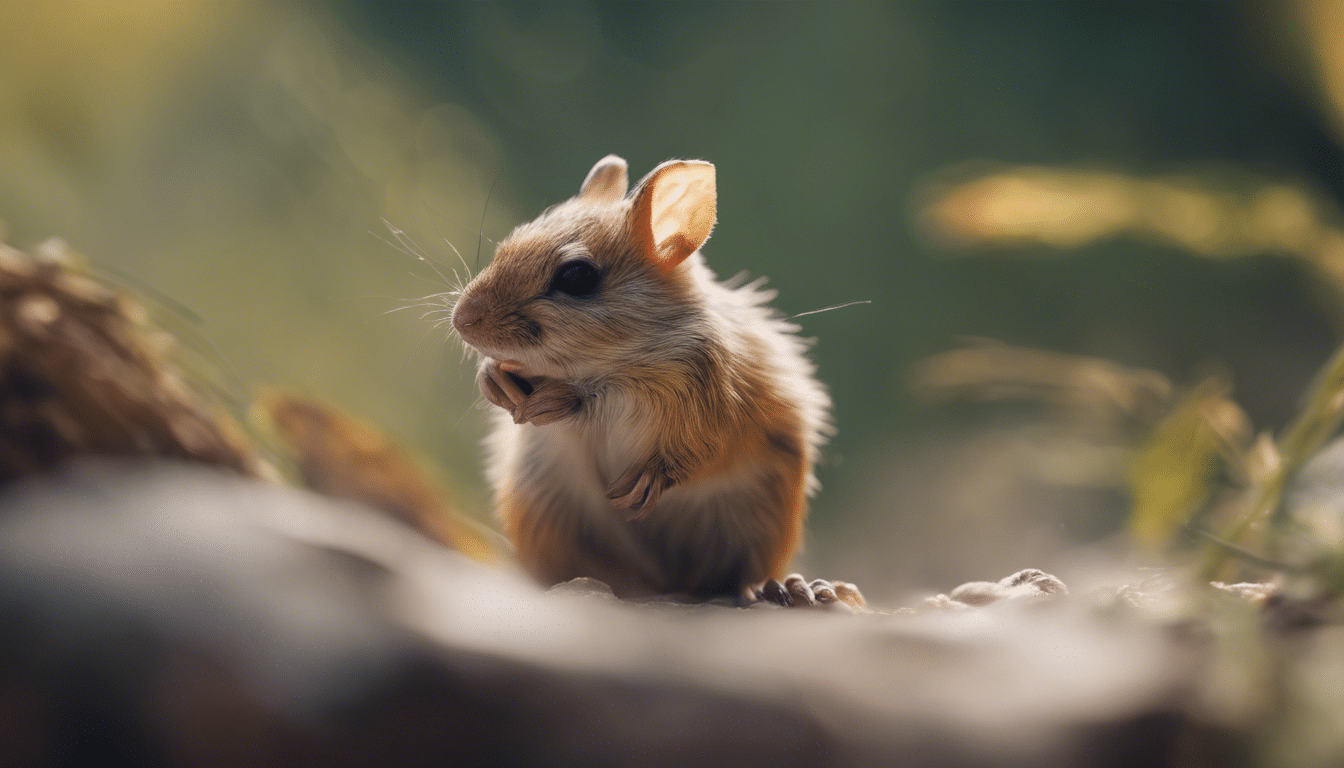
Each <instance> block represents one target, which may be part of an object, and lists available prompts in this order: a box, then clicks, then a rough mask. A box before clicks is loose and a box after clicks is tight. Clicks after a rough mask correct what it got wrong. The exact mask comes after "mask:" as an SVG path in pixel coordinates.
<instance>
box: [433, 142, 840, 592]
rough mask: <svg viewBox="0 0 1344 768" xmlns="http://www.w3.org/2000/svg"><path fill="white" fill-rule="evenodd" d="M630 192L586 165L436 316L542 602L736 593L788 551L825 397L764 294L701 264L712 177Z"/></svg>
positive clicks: (693, 175)
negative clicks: (560, 589)
mask: <svg viewBox="0 0 1344 768" xmlns="http://www.w3.org/2000/svg"><path fill="white" fill-rule="evenodd" d="M628 185H629V181H628V177H627V171H626V163H625V161H624V160H622V159H621V158H619V157H616V156H615V155H609V156H607V157H605V158H603V159H602V160H600V161H598V163H597V164H596V165H595V166H593V169H592V171H590V172H589V173H588V176H587V178H586V179H584V181H583V185H582V186H581V188H580V190H579V194H578V195H577V196H575V197H573V198H571V199H570V200H567V201H565V202H563V203H560V204H559V205H556V206H553V207H551V208H549V209H547V210H546V211H545V212H543V213H542V214H541V215H540V216H539V217H538V218H537V219H536V220H535V221H532V222H530V223H527V224H523V225H521V226H519V227H518V228H516V229H515V230H514V231H513V232H512V233H511V234H510V235H509V236H508V238H507V239H505V240H504V241H503V242H501V243H500V245H499V248H498V250H497V251H496V253H495V257H494V260H493V261H491V263H490V264H489V266H487V267H486V268H485V269H483V270H481V272H480V274H478V275H477V276H476V277H475V278H474V279H473V280H471V282H470V283H469V284H468V285H467V286H466V288H464V289H463V290H462V292H461V295H460V297H459V299H458V301H457V304H456V306H455V307H454V309H453V327H454V328H455V329H456V330H457V332H458V334H460V335H461V337H462V339H463V341H465V342H466V343H467V344H468V345H469V346H470V347H472V348H473V349H475V350H476V352H478V353H479V354H480V356H481V362H480V369H479V374H478V383H479V385H480V388H481V392H482V393H483V394H484V395H485V398H486V399H487V400H489V401H490V402H491V403H493V404H494V405H496V406H499V408H500V409H501V410H499V411H497V412H496V413H497V416H498V418H497V419H496V424H495V426H494V430H493V432H492V434H491V435H490V437H489V438H488V454H489V455H488V464H487V474H488V478H489V480H490V483H491V485H492V486H493V489H494V493H495V503H496V507H497V511H498V514H499V516H500V518H501V520H502V522H503V525H504V529H505V533H506V534H507V536H508V537H509V539H510V540H511V541H512V542H513V544H514V547H515V549H516V554H517V557H518V559H519V561H520V562H521V564H522V565H523V567H525V568H526V569H527V570H528V571H529V572H530V573H531V574H532V575H533V576H534V577H536V578H537V579H538V580H540V581H541V582H543V583H545V584H555V583H559V582H562V581H566V580H569V579H572V578H576V577H580V576H587V577H592V578H596V579H600V580H602V581H604V582H606V583H607V584H609V585H610V586H611V587H612V588H613V590H614V591H615V592H616V594H618V595H621V596H627V597H628V596H641V595H650V594H667V593H680V594H686V595H690V596H693V597H697V598H708V597H713V596H718V595H741V594H743V592H744V590H749V589H751V588H752V587H753V586H754V585H758V584H760V583H761V582H764V581H766V580H767V579H771V578H778V577H780V576H781V575H782V574H783V570H784V568H785V566H786V565H787V563H788V561H789V559H790V558H791V557H792V556H793V554H794V552H795V551H796V550H797V549H798V546H799V543H800V538H801V535H802V523H803V518H804V516H805V515H806V511H807V497H808V496H809V495H810V493H811V492H812V491H813V490H814V489H815V487H816V480H815V478H814V476H813V471H812V467H813V463H814V461H815V460H816V457H817V452H818V447H819V446H820V444H821V443H822V442H823V438H824V436H825V435H826V434H827V432H828V431H829V429H830V427H829V421H828V419H829V409H830V398H829V396H828V395H827V393H826V390H825V388H824V387H823V386H822V384H821V383H820V382H818V381H817V379H816V378H815V376H814V366H813V364H812V362H811V361H810V360H809V359H808V358H807V356H806V354H805V353H806V347H807V346H808V344H807V342H805V341H804V340H803V339H800V338H799V337H798V336H797V335H796V332H797V331H798V328H797V326H795V325H793V324H791V323H789V322H788V321H787V320H786V319H784V318H783V317H782V316H781V315H780V314H779V313H778V312H776V311H775V310H773V309H771V308H770V307H768V306H767V305H766V303H767V302H768V301H770V300H771V299H772V298H774V295H775V293H774V291H769V290H762V289H761V282H762V281H756V282H752V283H747V284H742V281H741V280H737V281H734V280H729V281H726V282H719V281H718V280H717V279H716V278H715V276H714V274H713V273H712V272H711V271H710V270H709V268H708V267H706V266H705V263H704V259H703V258H702V256H701V254H700V251H699V249H700V247H701V246H702V245H703V244H704V243H705V241H706V240H707V239H708V238H709V233H710V230H711V229H713V227H714V224H715V209H716V190H715V173H714V166H713V165H711V164H710V163H707V162H702V161H696V160H670V161H668V162H665V163H663V164H662V165H659V166H658V167H657V168H655V169H654V170H653V172H651V173H650V174H649V175H648V176H645V177H644V179H643V180H641V181H640V182H639V183H638V184H637V185H636V186H635V188H634V190H633V191H631V192H630V193H629V194H627V193H626V189H627V187H628ZM845 586H848V585H845ZM860 599H861V598H860Z"/></svg>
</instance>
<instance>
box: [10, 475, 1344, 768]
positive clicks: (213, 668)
mask: <svg viewBox="0 0 1344 768" xmlns="http://www.w3.org/2000/svg"><path fill="white" fill-rule="evenodd" d="M1186 583H1187V582H1185V581H1184V580H1183V579H1181V578H1180V577H1179V575H1178V574H1174V573H1168V574H1160V575H1159V576H1157V577H1153V576H1149V577H1148V578H1147V580H1146V582H1135V583H1128V584H1113V585H1110V586H1104V587H1098V588H1092V589H1089V590H1088V591H1087V592H1086V593H1081V592H1080V591H1079V590H1077V589H1075V590H1073V591H1072V592H1070V590H1069V589H1068V587H1066V585H1064V584H1063V583H1062V582H1060V581H1059V580H1058V579H1055V578H1053V577H1051V576H1049V575H1047V574H1043V573H1041V572H1039V571H1025V572H1023V573H1021V574H1014V575H1013V576H1012V577H1009V578H1007V579H1004V580H1003V581H1001V582H980V583H974V584H969V585H963V586H962V587H960V588H958V589H955V590H952V591H950V592H949V593H948V594H946V595H938V596H935V597H932V598H930V599H928V600H927V601H924V602H921V603H919V604H917V605H913V606H906V607H904V608H903V609H900V610H896V609H895V607H892V610H890V611H889V612H888V611H884V610H882V607H879V609H878V610H875V611H874V612H871V613H854V612H850V611H845V610H825V609H810V610H796V609H781V608H777V607H774V606H760V607H758V608H754V609H740V608H736V607H726V606H713V605H709V606H705V605H700V606H697V605H684V604H677V603H670V602H653V603H625V602H621V601H619V600H616V599H615V598H613V597H611V596H610V595H609V594H607V593H605V592H604V590H602V589H601V586H600V585H596V584H571V585H565V586H562V587H560V588H556V589H553V590H551V591H549V592H547V591H543V590H542V589H540V588H538V587H535V586H534V585H532V584H531V583H529V582H527V581H526V580H525V579H523V578H522V577H520V576H519V575H518V574H516V573H514V572H513V571H511V570H509V569H508V568H507V567H503V566H486V565H481V564H479V563H477V562H474V561H472V560H469V559H467V558H466V557H464V556H462V555H460V554H458V553H456V552H453V551H450V550H447V549H445V548H444V547H442V546H440V545H438V544H436V543H434V542H432V541H430V540H429V539H427V538H425V537H423V536H422V535H421V534H419V533H417V532H415V531H414V530H412V529H411V528H409V527H406V526H403V525H402V524H400V523H398V522H395V521H393V520H391V519H389V518H387V517H386V516H383V515H379V514H376V513H373V512H371V511H370V510H368V509H367V508H363V507H360V506H358V505H355V504H352V503H346V502H340V501H333V500H330V499H327V498H323V497H319V496H315V495H313V494H310V493H308V492H304V491H299V490H294V489H289V488H283V487H280V486H277V485H274V484H270V483H266V482H262V481H257V480H253V479H248V478H243V477H239V476H237V475H236V474H226V473H223V472H221V471H219V470H216V469H211V468H206V467H201V466H196V465H189V464H180V463H154V464H145V463H126V462H117V461H112V462H108V461H102V462H87V461H86V462H82V463H78V464H76V465H74V466H73V467H71V468H68V469H64V470H59V471H57V472H56V473H54V474H50V475H46V476H43V477H39V478H35V479H30V480H26V481H23V482H21V483H19V484H18V485H16V486H14V487H12V488H11V489H10V490H9V491H8V492H7V493H6V494H5V495H4V496H3V498H0V611H2V613H0V636H2V638H3V639H0V649H3V650H0V711H3V712H4V713H5V714H4V719H5V722H6V723H7V726H6V727H5V728H4V729H2V730H0V734H3V735H0V762H5V763H7V764H16V765H17V764H24V765H85V764H88V765H108V764H128V765H192V766H195V765H249V766H253V765H281V764H284V765H293V764H333V765H393V764H412V765H419V764H424V765H446V764H519V765H542V764H545V765H687V764H715V765H718V764H732V765H744V766H750V765H878V764H881V765H890V764H902V765H995V766H999V765H1088V766H1096V765H1144V766H1149V765H1162V764H1180V765H1224V764H1241V763H1244V762H1251V763H1254V762H1258V761H1261V760H1262V759H1268V758H1275V760H1276V764H1302V765H1305V764H1312V763H1311V760H1310V759H1309V758H1315V757H1321V758H1325V757H1338V755H1339V753H1338V752H1332V751H1331V750H1337V749H1339V746H1340V745H1339V738H1338V737H1332V736H1331V735H1330V733H1331V731H1330V725H1331V720H1330V719H1329V718H1328V717H1327V718H1326V719H1324V720H1322V719H1321V718H1320V717H1318V716H1317V715H1319V714H1320V713H1321V712H1326V713H1333V717H1334V718H1336V719H1337V718H1338V717H1340V715H1341V713H1344V710H1341V709H1339V708H1337V707H1334V706H1333V704H1334V702H1332V701H1329V700H1328V699H1330V698H1331V697H1334V698H1338V697H1339V694H1328V695H1327V694H1323V693H1321V691H1318V690H1316V689H1321V690H1326V689H1330V686H1329V685H1328V683H1329V681H1330V679H1331V678H1330V675H1338V674H1339V671H1340V670H1341V669H1344V664H1341V662H1344V653H1340V652H1338V651H1333V650H1325V649H1328V648H1329V647H1331V646H1332V644H1331V643H1330V642H1329V640H1330V639H1332V638H1334V637H1335V635H1337V634H1338V631H1337V628H1336V627H1334V626H1333V625H1331V624H1328V623H1327V624H1324V625H1321V624H1320V623H1319V622H1315V624H1316V626H1312V627H1310V628H1305V629H1303V628H1300V627H1301V625H1303V622H1298V626H1299V628H1298V629H1292V630H1288V629H1271V628H1268V627H1269V625H1268V624H1267V623H1266V622H1265V620H1264V617H1265V615H1266V613H1265V610H1266V609H1265V608H1264V605H1263V603H1264V597H1265V590H1264V588H1262V587H1257V586H1253V585H1252V586H1237V587H1234V588H1227V589H1221V590H1220V589H1216V588H1210V589H1207V590H1202V591H1200V590H1191V589H1189V588H1188V587H1186V586H1184V585H1185V584H1186ZM1192 606H1193V607H1192ZM1306 623H1313V622H1306ZM1334 645H1338V644H1334ZM1342 647H1344V646H1342ZM1308 658H1309V659H1314V661H1313V662H1312V663H1313V664H1314V669H1315V671H1316V672H1318V673H1319V674H1315V675H1314V676H1313V675H1311V674H1307V673H1306V670H1304V669H1302V668H1301V666H1302V664H1303V663H1305V662H1303V661H1302V659H1308ZM1304 675H1305V677H1304ZM1308 678H1310V679H1308ZM1294 681H1298V682H1294ZM1322 696H1324V697H1325V700H1323V699H1322ZM1308 715H1310V716H1308ZM1285 718H1288V719H1285ZM1299 730H1300V731H1303V734H1301V735H1297V736H1292V738H1291V739H1289V736H1290V735H1291V734H1292V733H1294V732H1296V731H1299ZM1285 744H1290V745H1291V746H1285ZM1284 756H1286V758H1291V759H1288V761H1287V762H1282V761H1278V760H1277V758H1278V757H1284ZM1299 758H1300V759H1299Z"/></svg>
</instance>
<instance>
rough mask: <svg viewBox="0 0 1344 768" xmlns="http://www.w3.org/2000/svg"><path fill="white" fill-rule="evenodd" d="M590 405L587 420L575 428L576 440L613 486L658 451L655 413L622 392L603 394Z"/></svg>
mask: <svg viewBox="0 0 1344 768" xmlns="http://www.w3.org/2000/svg"><path fill="white" fill-rule="evenodd" d="M586 405H587V412H586V413H585V414H584V417H583V418H582V419H578V420H576V421H575V423H574V425H573V430H574V438H575V439H576V440H577V441H578V442H579V444H580V445H581V446H582V451H583V453H584V454H585V455H586V456H587V457H588V459H589V460H590V461H591V462H592V466H593V468H594V469H595V470H596V472H597V475H598V479H599V480H600V481H601V482H603V483H611V482H613V481H615V479H616V478H617V477H619V476H620V475H621V474H622V473H623V472H625V470H626V469H628V468H629V466H630V465H631V464H633V463H634V462H635V461H639V460H642V459H643V458H645V457H646V456H648V455H649V453H650V452H651V451H652V450H653V449H654V446H655V444H656V442H657V435H658V428H659V427H658V425H657V424H656V423H655V420H654V417H653V414H654V413H655V410H654V409H653V408H651V407H650V404H648V403H641V402H640V401H639V400H638V398H635V397H632V396H630V395H629V394H627V393H625V392H622V391H620V390H615V391H606V392H602V393H600V394H598V395H597V396H595V397H593V398H592V399H590V400H589V401H588V403H587V404H586Z"/></svg>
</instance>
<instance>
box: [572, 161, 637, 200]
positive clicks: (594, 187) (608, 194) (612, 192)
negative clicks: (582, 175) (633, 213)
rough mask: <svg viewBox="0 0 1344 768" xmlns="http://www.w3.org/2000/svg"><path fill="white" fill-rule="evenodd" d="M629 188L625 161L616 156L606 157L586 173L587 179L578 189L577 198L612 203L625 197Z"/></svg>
mask: <svg viewBox="0 0 1344 768" xmlns="http://www.w3.org/2000/svg"><path fill="white" fill-rule="evenodd" d="M629 186H630V177H629V174H628V172H627V170H626V165H625V161H624V160H622V159H621V158H619V157H617V156H616V155H607V156H606V157H604V158H602V159H601V160H598V161H597V165H594V166H593V170H591V171H589V172H588V178H586V179H584V180H583V186H582V187H579V197H580V198H582V199H584V200H589V201H592V202H595V203H614V202H616V201H617V200H620V199H621V198H622V197H625V190H626V188H627V187H629Z"/></svg>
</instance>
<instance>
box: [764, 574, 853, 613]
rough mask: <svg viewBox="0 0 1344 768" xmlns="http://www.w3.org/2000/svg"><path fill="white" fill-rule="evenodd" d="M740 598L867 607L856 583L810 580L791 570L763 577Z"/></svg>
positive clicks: (815, 605) (798, 604)
mask: <svg viewBox="0 0 1344 768" xmlns="http://www.w3.org/2000/svg"><path fill="white" fill-rule="evenodd" d="M743 602H744V603H746V604H747V605H751V604H753V603H760V602H763V603H771V604H774V605H778V606H781V607H784V608H818V607H820V608H832V609H840V610H855V611H865V610H867V607H868V603H867V601H865V600H864V599H863V594H862V593H861V592H859V589H858V587H855V586H854V585H853V584H850V583H849V582H846V581H827V580H826V579H813V580H812V581H811V582H809V581H807V580H806V579H804V578H803V577H802V576H801V575H799V574H796V573H793V574H789V575H788V576H785V577H784V579H783V580H782V581H781V580H779V579H767V580H766V581H765V582H764V583H762V584H760V585H758V586H754V587H750V588H748V589H747V590H745V591H744V593H743Z"/></svg>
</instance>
